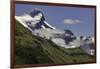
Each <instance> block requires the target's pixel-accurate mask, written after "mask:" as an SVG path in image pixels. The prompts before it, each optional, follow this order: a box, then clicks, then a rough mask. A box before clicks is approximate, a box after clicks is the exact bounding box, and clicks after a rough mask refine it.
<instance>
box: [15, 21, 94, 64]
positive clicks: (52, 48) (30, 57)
mask: <svg viewBox="0 0 100 69" xmlns="http://www.w3.org/2000/svg"><path fill="white" fill-rule="evenodd" d="M14 25H15V57H16V58H15V61H16V64H17V65H20V64H51V63H52V64H53V63H54V64H65V63H81V62H92V61H93V60H94V57H93V56H90V55H88V54H86V53H85V52H84V51H83V50H81V49H80V48H73V49H66V48H63V47H60V46H57V45H56V44H55V43H53V42H52V41H51V40H47V39H45V38H41V37H37V36H35V35H32V34H31V32H30V31H29V30H28V29H26V28H25V27H24V26H22V25H21V24H20V23H19V22H18V21H16V20H15V24H14Z"/></svg>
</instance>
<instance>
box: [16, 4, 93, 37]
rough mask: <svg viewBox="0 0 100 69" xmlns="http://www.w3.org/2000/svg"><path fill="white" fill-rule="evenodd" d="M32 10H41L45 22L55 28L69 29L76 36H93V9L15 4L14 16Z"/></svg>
mask: <svg viewBox="0 0 100 69" xmlns="http://www.w3.org/2000/svg"><path fill="white" fill-rule="evenodd" d="M34 8H39V9H42V12H43V14H44V16H45V18H46V21H47V22H48V23H49V24H51V25H53V26H54V27H56V28H59V29H63V30H65V29H70V30H71V31H72V32H73V33H74V34H75V35H76V36H81V35H83V36H94V10H95V9H94V8H78V7H67V6H66V7H64V6H62V7H61V6H45V5H29V4H16V5H15V15H23V14H24V13H29V12H30V11H31V10H32V9H34ZM71 23H72V24H71Z"/></svg>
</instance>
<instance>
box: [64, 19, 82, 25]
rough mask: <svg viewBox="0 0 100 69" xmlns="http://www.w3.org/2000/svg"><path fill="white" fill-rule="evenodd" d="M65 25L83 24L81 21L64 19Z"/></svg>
mask: <svg viewBox="0 0 100 69" xmlns="http://www.w3.org/2000/svg"><path fill="white" fill-rule="evenodd" d="M64 23H65V24H79V23H81V21H80V20H78V19H64Z"/></svg>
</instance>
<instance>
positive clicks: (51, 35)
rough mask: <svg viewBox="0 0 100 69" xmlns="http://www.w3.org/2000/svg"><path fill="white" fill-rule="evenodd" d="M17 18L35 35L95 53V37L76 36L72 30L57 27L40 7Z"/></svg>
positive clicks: (62, 45)
mask: <svg viewBox="0 0 100 69" xmlns="http://www.w3.org/2000/svg"><path fill="white" fill-rule="evenodd" d="M15 19H16V20H17V21H19V22H20V23H21V24H22V25H23V26H24V27H26V28H28V29H29V30H30V31H31V32H32V34H34V35H37V36H40V37H43V38H46V39H49V40H51V41H53V42H54V43H55V44H57V45H59V46H61V47H65V48H76V47H80V48H82V49H83V50H84V51H86V52H87V53H88V54H90V55H94V49H93V47H92V46H93V45H92V44H93V42H94V41H93V38H92V39H91V38H87V37H83V36H81V37H75V35H74V34H73V33H72V32H71V31H70V30H59V29H56V28H55V27H53V26H52V25H50V24H49V23H48V22H47V21H46V20H45V17H44V15H43V13H42V12H41V11H40V10H38V9H34V10H32V11H31V12H30V14H24V15H21V16H15ZM91 47H92V48H91Z"/></svg>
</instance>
